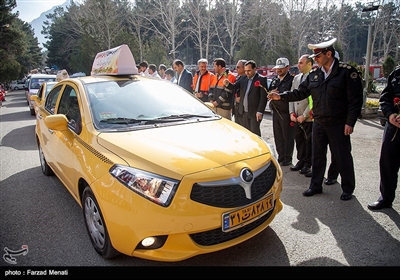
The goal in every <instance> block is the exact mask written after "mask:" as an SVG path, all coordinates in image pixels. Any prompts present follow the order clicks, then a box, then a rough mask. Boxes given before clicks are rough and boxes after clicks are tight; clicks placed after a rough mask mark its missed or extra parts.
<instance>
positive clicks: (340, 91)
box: [269, 38, 363, 200]
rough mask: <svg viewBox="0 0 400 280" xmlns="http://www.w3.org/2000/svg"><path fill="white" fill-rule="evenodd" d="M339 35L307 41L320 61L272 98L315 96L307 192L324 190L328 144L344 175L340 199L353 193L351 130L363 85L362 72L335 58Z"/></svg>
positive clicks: (270, 97) (311, 194)
mask: <svg viewBox="0 0 400 280" xmlns="http://www.w3.org/2000/svg"><path fill="white" fill-rule="evenodd" d="M336 40H337V39H336V38H334V39H332V40H329V41H326V42H322V43H319V44H308V48H310V49H312V50H313V52H314V53H313V54H312V55H311V56H310V57H311V58H314V60H315V61H316V62H317V63H318V66H319V67H318V68H316V69H313V70H311V72H310V74H309V75H308V76H307V78H306V79H305V80H304V81H303V82H302V83H301V84H300V86H299V87H298V89H294V90H293V91H290V92H284V93H283V94H280V95H279V94H278V92H277V91H273V92H272V95H269V99H273V100H280V99H282V100H288V101H297V100H302V99H304V98H306V97H308V96H309V95H311V96H312V99H313V116H314V125H313V132H312V137H313V138H312V153H313V156H312V169H313V171H312V177H311V182H310V186H309V188H308V189H307V190H306V191H304V192H303V195H304V196H313V195H315V194H318V193H322V183H323V180H324V174H325V169H326V161H327V160H326V154H327V148H328V145H329V147H330V149H331V153H332V154H333V157H334V158H335V160H336V163H337V168H338V171H339V174H340V176H341V179H342V181H341V183H342V190H343V192H342V194H341V196H340V199H341V200H349V199H351V198H352V197H353V192H354V189H355V174H354V163H353V156H352V154H351V144H350V134H352V133H353V129H354V125H355V124H356V122H357V118H358V116H359V115H360V113H361V107H362V104H363V88H362V78H361V73H360V72H359V71H357V69H355V68H354V67H353V66H350V65H347V64H344V63H340V62H339V60H338V59H337V58H335V48H334V47H333V44H334V43H335V42H336Z"/></svg>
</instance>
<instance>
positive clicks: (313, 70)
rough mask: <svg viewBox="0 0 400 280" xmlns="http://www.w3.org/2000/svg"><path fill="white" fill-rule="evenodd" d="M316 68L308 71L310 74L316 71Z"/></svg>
mask: <svg viewBox="0 0 400 280" xmlns="http://www.w3.org/2000/svg"><path fill="white" fill-rule="evenodd" d="M317 69H318V68H313V69H311V70H310V73H312V72H315V71H317Z"/></svg>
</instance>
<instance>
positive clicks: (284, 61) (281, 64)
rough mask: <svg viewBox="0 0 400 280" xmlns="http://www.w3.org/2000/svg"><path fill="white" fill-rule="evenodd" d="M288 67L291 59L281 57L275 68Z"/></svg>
mask: <svg viewBox="0 0 400 280" xmlns="http://www.w3.org/2000/svg"><path fill="white" fill-rule="evenodd" d="M286 66H289V59H287V58H286V57H280V58H278V59H277V60H276V66H275V67H274V68H285V67H286Z"/></svg>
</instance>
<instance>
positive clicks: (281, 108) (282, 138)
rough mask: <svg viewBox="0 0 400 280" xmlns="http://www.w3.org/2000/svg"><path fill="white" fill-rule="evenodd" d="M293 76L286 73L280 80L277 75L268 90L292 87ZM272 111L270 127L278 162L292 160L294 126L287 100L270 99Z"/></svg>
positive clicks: (280, 90)
mask: <svg viewBox="0 0 400 280" xmlns="http://www.w3.org/2000/svg"><path fill="white" fill-rule="evenodd" d="M293 78H294V77H293V76H292V75H290V74H289V72H288V73H287V74H286V76H285V77H284V78H283V79H282V80H280V79H279V77H275V78H274V79H272V81H271V84H270V85H269V89H268V90H269V91H271V90H273V89H278V90H279V92H284V91H287V90H290V89H291V88H292V82H293ZM270 109H271V111H272V129H273V131H274V139H275V147H276V151H277V152H278V162H290V163H291V162H292V156H293V150H294V128H293V127H292V126H290V114H289V102H286V101H284V102H280V101H274V100H271V101H270Z"/></svg>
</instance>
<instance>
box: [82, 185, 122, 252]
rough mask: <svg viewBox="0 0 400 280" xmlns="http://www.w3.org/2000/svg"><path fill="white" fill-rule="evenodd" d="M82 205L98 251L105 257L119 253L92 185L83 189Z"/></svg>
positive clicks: (89, 231) (91, 237)
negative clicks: (91, 187) (112, 242)
mask: <svg viewBox="0 0 400 280" xmlns="http://www.w3.org/2000/svg"><path fill="white" fill-rule="evenodd" d="M82 206H83V218H84V219H85V225H86V229H87V231H88V234H89V237H90V241H91V242H92V245H93V247H94V249H95V250H96V252H97V253H98V254H99V255H100V256H102V257H103V258H105V259H109V258H113V257H115V256H117V255H119V252H118V251H117V250H115V249H114V247H113V246H112V244H111V240H110V237H109V235H108V231H107V227H106V224H105V223H104V218H103V215H102V214H101V211H100V207H99V205H98V203H97V200H96V198H95V197H94V194H93V192H92V190H91V189H90V187H86V188H85V190H84V191H83V196H82Z"/></svg>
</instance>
